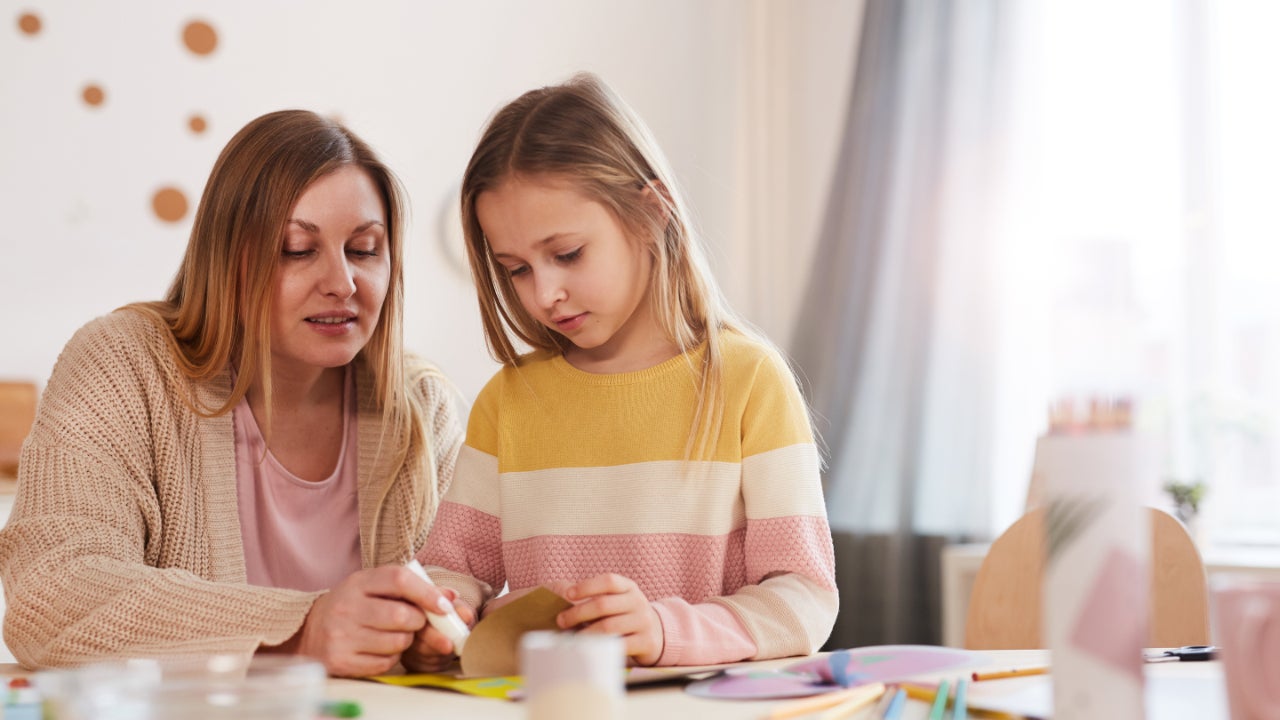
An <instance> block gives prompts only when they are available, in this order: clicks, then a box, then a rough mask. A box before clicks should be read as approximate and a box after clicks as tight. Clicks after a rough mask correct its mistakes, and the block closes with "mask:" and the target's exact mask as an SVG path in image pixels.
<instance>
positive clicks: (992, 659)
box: [329, 650, 1228, 720]
mask: <svg viewBox="0 0 1280 720" xmlns="http://www.w3.org/2000/svg"><path fill="white" fill-rule="evenodd" d="M980 654H981V655H982V656H983V657H984V662H982V663H980V664H979V665H975V666H974V667H972V668H969V670H975V669H980V668H983V667H985V668H1008V667H1025V666H1028V665H1040V664H1045V663H1046V661H1047V660H1048V652H1047V651H1044V650H999V651H988V652H983V653H980ZM779 662H781V663H783V664H789V663H792V662H795V659H794V658H790V659H787V660H783V661H771V662H767V663H761V665H762V666H770V665H776V664H778V663H779ZM1147 668H1148V673H1149V676H1152V675H1155V676H1160V677H1175V678H1187V679H1196V680H1199V681H1203V682H1205V683H1207V684H1209V685H1210V686H1211V690H1212V691H1213V693H1216V695H1217V699H1218V700H1221V699H1222V698H1225V695H1224V694H1222V690H1221V681H1222V666H1221V665H1220V664H1219V663H1217V662H1199V663H1192V662H1168V663H1155V664H1150V665H1148V666H1147ZM963 674H964V672H961V671H958V670H956V671H949V672H947V673H945V674H939V675H934V676H930V675H924V676H921V677H920V679H921V680H924V681H929V680H937V679H943V678H946V679H954V678H956V677H959V676H961V675H963ZM1024 680H1031V679H1030V678H1023V679H1014V680H999V681H992V682H1002V683H1007V682H1023V681H1024ZM1211 694H1212V693H1211ZM329 697H330V698H331V699H335V700H338V699H347V700H356V701H358V702H359V703H360V704H361V706H362V708H363V709H364V715H363V716H362V717H364V718H369V719H370V720H381V719H383V718H386V719H388V720H398V719H400V718H404V719H405V720H408V719H410V718H413V719H414V720H420V719H422V718H468V720H489V719H490V718H492V719H493V720H500V719H503V718H505V719H509V720H514V719H516V718H524V707H523V706H522V705H521V704H520V703H514V702H506V701H502V700H490V699H485V698H477V697H471V696H468V695H462V694H458V693H454V692H451V691H447V690H435V689H428V688H401V687H393V686H390V685H383V684H380V683H374V682H369V681H362V680H330V681H329ZM787 702H792V701H752V702H745V701H729V700H708V699H704V698H699V697H694V696H692V695H690V694H688V693H686V692H685V691H684V689H683V686H681V685H664V686H661V687H648V688H637V689H632V690H630V691H629V692H628V693H627V700H626V717H627V720H668V719H674V720H681V719H683V718H691V719H694V720H748V719H750V720H760V719H761V718H765V717H766V716H767V715H768V714H769V712H770V711H771V710H773V709H774V708H776V707H778V706H779V705H782V704H784V703H787ZM1222 702H1223V703H1225V701H1222ZM928 712H929V707H928V706H927V705H926V704H925V703H923V702H918V701H911V702H909V703H908V704H907V708H906V712H905V713H904V715H903V717H904V720H916V719H923V718H925V717H927V715H928ZM814 717H817V716H816V715H808V716H803V717H802V718H800V719H799V720H811V719H812V718H814ZM947 717H948V718H949V717H950V713H948V715H947ZM1150 717H1152V718H1153V720H1193V719H1194V720H1227V717H1228V715H1227V709H1226V706H1225V704H1221V705H1218V704H1214V705H1213V708H1212V709H1211V710H1210V711H1209V712H1207V713H1206V712H1201V711H1200V709H1198V708H1187V714H1186V715H1185V716H1181V715H1178V714H1177V711H1175V712H1174V714H1172V715H1170V714H1168V713H1165V714H1161V715H1160V716H1159V717H1157V716H1155V715H1151V716H1150ZM872 718H874V712H873V711H872V709H868V710H866V711H863V712H862V713H860V714H857V715H853V716H852V720H872Z"/></svg>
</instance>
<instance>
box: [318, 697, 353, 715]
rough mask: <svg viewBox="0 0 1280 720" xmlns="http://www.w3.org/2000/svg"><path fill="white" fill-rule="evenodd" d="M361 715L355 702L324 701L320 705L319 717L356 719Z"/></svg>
mask: <svg viewBox="0 0 1280 720" xmlns="http://www.w3.org/2000/svg"><path fill="white" fill-rule="evenodd" d="M361 714H363V711H362V710H361V708H360V703H358V702H356V701H355V700H325V701H324V702H323V703H321V704H320V717H327V718H358V717H360V715H361Z"/></svg>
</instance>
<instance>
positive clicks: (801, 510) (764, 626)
mask: <svg viewBox="0 0 1280 720" xmlns="http://www.w3.org/2000/svg"><path fill="white" fill-rule="evenodd" d="M738 387H739V388H741V391H742V392H746V393H748V396H747V397H746V399H745V404H743V405H741V407H743V408H744V410H743V411H742V416H741V442H742V458H743V459H742V470H741V472H742V498H743V505H744V508H745V512H746V528H745V539H744V560H745V565H746V568H745V570H746V582H747V584H746V585H744V586H743V587H741V588H739V589H738V590H736V591H735V592H733V593H731V594H728V595H725V596H722V597H717V598H712V599H710V600H708V601H707V602H704V603H699V604H692V603H688V602H686V601H684V600H681V599H679V598H668V599H664V600H659V601H657V602H655V603H654V607H655V609H656V610H657V611H658V615H659V617H660V618H661V620H662V624H663V636H664V649H663V654H662V657H661V658H660V659H659V664H662V665H694V664H710V663H719V662H730V661H734V660H741V659H746V658H751V659H766V658H774V657H785V656H788V655H805V654H809V653H812V652H815V651H816V650H818V648H820V647H821V646H822V644H823V643H824V642H825V641H826V639H827V637H828V636H829V635H830V633H831V628H832V627H833V626H834V624H835V618H836V613H837V611H838V609H839V597H838V595H837V592H836V584H835V556H834V553H833V551H832V543H831V529H830V527H829V526H828V524H827V517H826V504H825V502H824V500H823V495H822V485H821V479H820V475H819V458H818V452H817V448H816V445H815V443H814V441H813V434H812V431H811V430H810V426H809V417H808V412H807V409H806V407H805V404H804V400H803V398H802V397H801V396H800V392H799V390H798V389H797V388H796V385H795V381H794V380H793V378H792V375H791V372H790V370H789V369H788V368H787V366H786V364H785V362H784V361H783V360H782V359H781V358H779V357H777V356H775V355H772V354H769V355H766V356H764V357H762V358H761V359H760V362H759V363H758V364H757V365H756V366H755V368H754V372H753V373H752V375H751V377H750V378H749V380H744V381H743V382H741V383H740V384H739V385H738ZM728 392H734V389H733V388H730V389H729V390H728Z"/></svg>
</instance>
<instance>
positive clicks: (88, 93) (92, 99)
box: [80, 83, 107, 107]
mask: <svg viewBox="0 0 1280 720" xmlns="http://www.w3.org/2000/svg"><path fill="white" fill-rule="evenodd" d="M80 97H81V98H83V99H84V102H85V104H86V105H89V106H91V107H98V106H99V105H101V104H102V103H103V102H105V101H106V99H107V94H106V93H105V92H103V91H102V88H100V87H98V86H97V85H94V84H93V83H90V84H88V85H85V86H84V90H82V91H81V92H80Z"/></svg>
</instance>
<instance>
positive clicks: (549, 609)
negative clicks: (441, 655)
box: [461, 587, 573, 677]
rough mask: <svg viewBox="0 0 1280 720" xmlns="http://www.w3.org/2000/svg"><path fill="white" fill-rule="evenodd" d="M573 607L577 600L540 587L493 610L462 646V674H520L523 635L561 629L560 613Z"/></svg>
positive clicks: (479, 675)
mask: <svg viewBox="0 0 1280 720" xmlns="http://www.w3.org/2000/svg"><path fill="white" fill-rule="evenodd" d="M571 607H573V603H571V602H569V601H568V600H565V599H564V598H562V597H560V596H559V595H557V594H555V593H553V592H551V591H550V590H548V589H546V588H542V587H540V588H537V589H535V590H533V591H531V592H530V593H528V594H527V595H525V596H524V597H521V598H518V599H516V600H512V601H511V602H509V603H507V604H506V605H503V606H502V607H500V608H498V609H497V610H494V611H493V612H492V613H489V614H488V615H486V616H485V617H484V619H482V620H481V621H480V622H478V623H476V626H475V627H474V628H472V629H471V637H469V638H467V643H466V644H465V645H463V646H462V658H461V660H462V676H463V677H495V676H503V675H519V674H520V636H521V635H524V634H525V633H527V632H529V631H530V630H557V629H559V628H558V627H557V626H556V615H559V614H560V613H561V612H563V611H565V610H568V609H569V608H571Z"/></svg>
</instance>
